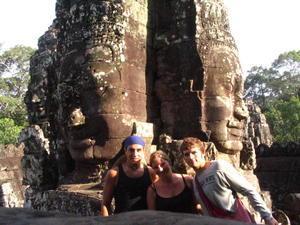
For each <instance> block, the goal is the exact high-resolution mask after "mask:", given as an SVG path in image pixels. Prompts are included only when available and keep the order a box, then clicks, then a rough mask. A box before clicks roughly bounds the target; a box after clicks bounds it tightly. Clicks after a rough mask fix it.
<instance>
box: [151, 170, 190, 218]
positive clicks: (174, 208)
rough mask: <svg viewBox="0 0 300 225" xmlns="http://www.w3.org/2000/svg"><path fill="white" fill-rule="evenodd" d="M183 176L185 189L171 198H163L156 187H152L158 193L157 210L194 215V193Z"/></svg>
mask: <svg viewBox="0 0 300 225" xmlns="http://www.w3.org/2000/svg"><path fill="white" fill-rule="evenodd" d="M181 176H182V179H183V182H184V189H183V191H182V192H181V193H179V194H178V195H176V196H174V197H171V198H163V197H161V196H159V195H158V193H157V192H156V189H155V186H154V185H152V188H153V189H154V191H155V193H156V200H155V206H156V210H161V211H170V212H182V213H194V211H195V210H194V203H193V202H194V201H193V191H192V189H190V188H189V187H188V186H187V184H186V182H185V179H184V177H183V175H181Z"/></svg>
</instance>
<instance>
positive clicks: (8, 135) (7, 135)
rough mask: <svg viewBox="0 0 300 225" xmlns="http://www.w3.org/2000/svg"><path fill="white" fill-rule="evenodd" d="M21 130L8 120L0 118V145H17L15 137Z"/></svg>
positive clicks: (20, 127)
mask: <svg viewBox="0 0 300 225" xmlns="http://www.w3.org/2000/svg"><path fill="white" fill-rule="evenodd" d="M22 128H23V127H22V126H17V125H16V124H15V122H14V121H13V120H12V119H10V118H0V144H4V145H6V144H15V143H17V137H18V135H19V133H20V131H21V130H22Z"/></svg>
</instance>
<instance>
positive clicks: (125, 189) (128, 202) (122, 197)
mask: <svg viewBox="0 0 300 225" xmlns="http://www.w3.org/2000/svg"><path fill="white" fill-rule="evenodd" d="M150 184H151V178H150V174H149V171H148V168H147V167H145V168H144V173H143V176H141V177H136V178H132V177H128V176H127V175H126V174H125V172H124V170H123V167H122V165H119V175H118V183H117V186H116V187H115V190H114V198H115V211H114V213H120V212H126V211H134V210H142V209H147V200H146V195H147V189H148V187H149V185H150Z"/></svg>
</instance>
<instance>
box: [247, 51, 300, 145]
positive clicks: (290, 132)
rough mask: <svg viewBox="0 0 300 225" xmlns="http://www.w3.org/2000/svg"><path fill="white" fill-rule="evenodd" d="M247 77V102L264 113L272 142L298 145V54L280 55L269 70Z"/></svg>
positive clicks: (258, 69) (261, 69) (260, 69)
mask: <svg viewBox="0 0 300 225" xmlns="http://www.w3.org/2000/svg"><path fill="white" fill-rule="evenodd" d="M248 73H249V74H248V76H247V78H246V81H245V90H246V98H248V99H252V100H253V101H254V102H255V103H256V104H258V105H259V106H260V108H261V109H262V111H263V112H264V113H265V115H266V118H267V121H268V123H269V125H270V127H271V130H272V134H273V135H274V139H275V141H280V142H282V141H299V137H300V128H299V126H300V121H299V118H300V114H299V113H300V108H299V107H300V103H299V98H300V51H290V52H287V53H283V54H280V55H279V57H278V58H277V59H276V60H275V61H274V62H273V63H272V65H271V66H270V68H264V67H261V66H260V67H253V68H251V70H250V71H248Z"/></svg>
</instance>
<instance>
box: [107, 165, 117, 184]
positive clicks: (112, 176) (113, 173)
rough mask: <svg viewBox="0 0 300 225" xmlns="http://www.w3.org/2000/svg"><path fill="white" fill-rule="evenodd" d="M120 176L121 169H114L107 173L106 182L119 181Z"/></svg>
mask: <svg viewBox="0 0 300 225" xmlns="http://www.w3.org/2000/svg"><path fill="white" fill-rule="evenodd" d="M118 174H119V168H118V167H113V168H111V169H110V170H108V171H107V173H106V176H105V181H106V182H109V181H112V180H115V179H117V177H118Z"/></svg>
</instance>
